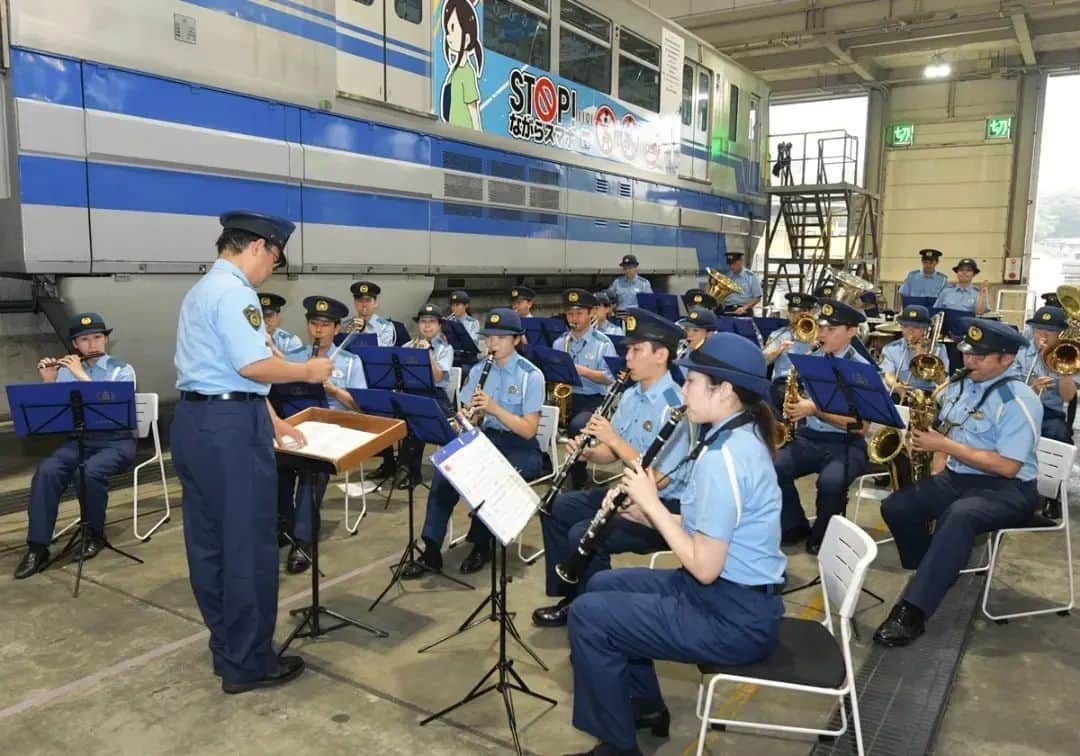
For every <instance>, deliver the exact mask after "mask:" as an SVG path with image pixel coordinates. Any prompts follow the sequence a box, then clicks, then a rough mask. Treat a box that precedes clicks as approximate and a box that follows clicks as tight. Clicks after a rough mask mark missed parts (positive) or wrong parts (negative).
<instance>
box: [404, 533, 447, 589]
mask: <svg viewBox="0 0 1080 756" xmlns="http://www.w3.org/2000/svg"><path fill="white" fill-rule="evenodd" d="M442 565H443V561H442V554H441V553H440V552H439V549H438V548H437V547H435V546H433V545H432V544H431V543H429V542H425V548H424V553H423V554H421V555H420V558H419V559H417V560H415V561H412V562H409V563H408V564H407V565H405V566H404V567H403V568H402V569H401V579H402V580H416V579H417V578H418V577H423V576H424V575H426V574H427V573H429V572H439V571H441V570H442Z"/></svg>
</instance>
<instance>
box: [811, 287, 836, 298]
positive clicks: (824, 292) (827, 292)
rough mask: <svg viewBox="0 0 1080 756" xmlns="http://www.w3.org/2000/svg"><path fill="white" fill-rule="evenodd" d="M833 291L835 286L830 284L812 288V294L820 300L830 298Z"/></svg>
mask: <svg viewBox="0 0 1080 756" xmlns="http://www.w3.org/2000/svg"><path fill="white" fill-rule="evenodd" d="M835 291H836V288H835V287H834V286H833V285H832V284H825V285H824V286H819V287H817V288H816V289H814V296H815V297H817V300H818V301H819V302H820V301H822V300H824V299H831V298H832V295H833V292H835Z"/></svg>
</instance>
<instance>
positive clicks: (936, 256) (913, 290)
mask: <svg viewBox="0 0 1080 756" xmlns="http://www.w3.org/2000/svg"><path fill="white" fill-rule="evenodd" d="M919 258H920V259H921V260H922V269H921V270H913V271H911V272H910V273H908V274H907V277H906V278H905V279H904V283H902V284H900V296H901V297H932V298H934V299H937V296H938V294H940V293H941V290H942V289H944V288H945V284H947V283H948V282H949V279H948V278H947V277H946V276H945V274H944V273H939V272H938V270H937V265H938V261H939V260H940V259H941V250H938V249H920V250H919Z"/></svg>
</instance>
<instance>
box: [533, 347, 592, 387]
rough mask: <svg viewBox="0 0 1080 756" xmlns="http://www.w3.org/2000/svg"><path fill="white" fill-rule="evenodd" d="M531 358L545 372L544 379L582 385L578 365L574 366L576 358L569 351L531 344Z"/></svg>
mask: <svg viewBox="0 0 1080 756" xmlns="http://www.w3.org/2000/svg"><path fill="white" fill-rule="evenodd" d="M529 354H530V359H533V360H534V361H535V362H536V363H537V364H536V366H537V367H538V368H540V372H541V373H543V374H544V380H545V381H548V382H550V383H569V384H570V385H571V386H580V385H581V377H580V376H579V375H578V371H577V367H575V366H574V358H573V357H571V356H570V354H569V353H567V352H563V351H562V350H559V349H552V348H551V347H545V346H540V345H539V344H529Z"/></svg>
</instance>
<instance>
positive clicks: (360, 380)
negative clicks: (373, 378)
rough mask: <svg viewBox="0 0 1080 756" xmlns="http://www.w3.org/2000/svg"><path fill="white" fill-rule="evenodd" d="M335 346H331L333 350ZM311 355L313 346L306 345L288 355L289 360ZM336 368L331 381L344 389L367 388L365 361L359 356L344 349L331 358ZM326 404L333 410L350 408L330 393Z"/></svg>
mask: <svg viewBox="0 0 1080 756" xmlns="http://www.w3.org/2000/svg"><path fill="white" fill-rule="evenodd" d="M332 350H333V348H331V351H332ZM310 357H311V348H310V347H304V348H303V349H302V350H301V351H298V352H291V353H290V354H289V355H288V359H289V362H307V361H308V359H310ZM331 362H333V363H334V370H333V372H332V373H330V383H332V384H333V385H335V386H337V387H338V388H343V389H366V388H367V379H366V378H365V377H364V362H363V360H361V359H360V358H359V357H357V356H356V355H355V354H353V353H351V352H347V351H345V350H344V349H342V350H340V351H339V352H338V353H337V354H335V355H334V359H333V360H331ZM326 405H327V406H328V407H329V408H330V409H333V410H343V409H349V408H348V407H346V406H345V405H344V404H342V403H341V402H339V401H338V400H337V399H335V398H334V397H333V396H331V395H330V394H327V395H326Z"/></svg>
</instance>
